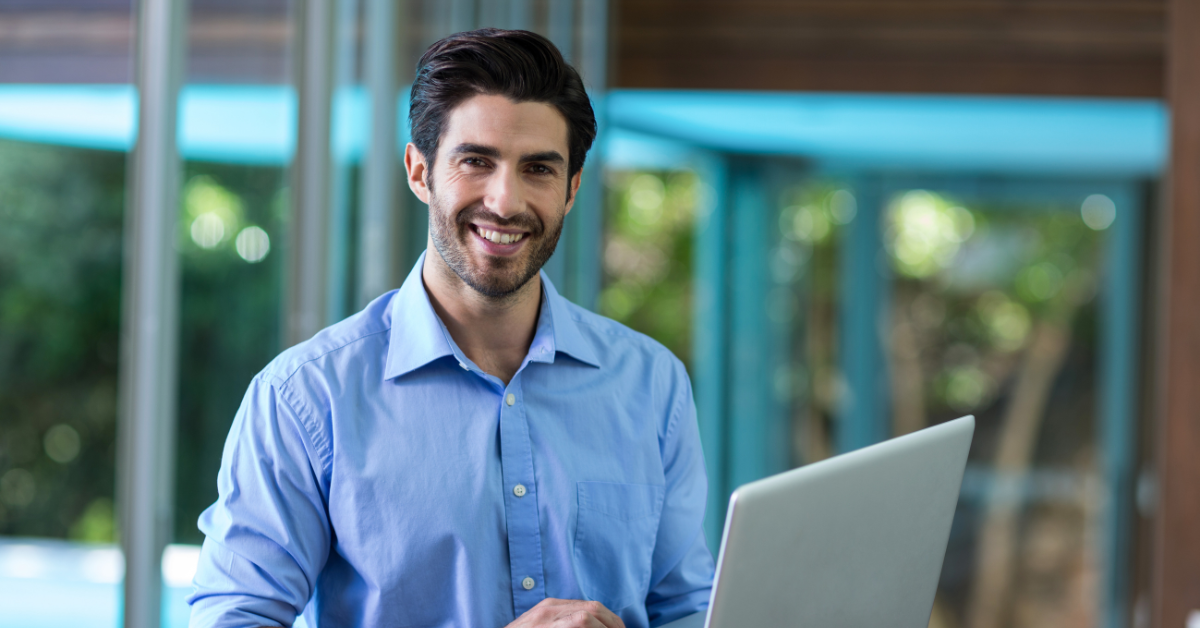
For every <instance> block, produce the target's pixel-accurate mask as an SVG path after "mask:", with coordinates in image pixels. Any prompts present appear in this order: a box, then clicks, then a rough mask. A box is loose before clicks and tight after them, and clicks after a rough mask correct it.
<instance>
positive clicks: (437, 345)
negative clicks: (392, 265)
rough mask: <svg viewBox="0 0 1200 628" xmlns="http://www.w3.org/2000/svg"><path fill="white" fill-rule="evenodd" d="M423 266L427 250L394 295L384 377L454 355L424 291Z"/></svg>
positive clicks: (387, 377) (395, 375) (391, 376)
mask: <svg viewBox="0 0 1200 628" xmlns="http://www.w3.org/2000/svg"><path fill="white" fill-rule="evenodd" d="M424 266H425V253H421V257H420V258H418V259H417V264H416V265H415V266H413V269H412V271H411V272H410V273H408V278H407V279H405V280H404V283H403V284H401V286H400V289H399V290H398V291H396V294H394V295H392V330H391V332H389V336H388V355H387V367H386V368H385V369H384V371H383V378H384V379H392V378H393V377H399V376H401V375H404V374H405V373H409V372H411V371H415V370H416V369H418V368H421V367H422V366H425V365H426V364H429V363H430V362H433V361H434V360H437V359H438V358H442V357H445V356H448V355H454V351H453V350H452V349H451V348H450V342H449V340H448V339H447V337H446V336H447V334H446V333H445V332H444V331H443V329H444V327H443V325H442V321H441V320H440V319H438V316H437V313H436V312H434V311H433V304H432V303H430V302H429V294H428V293H426V292H425V282H424V281H422V280H421V269H422V268H423V267H424Z"/></svg>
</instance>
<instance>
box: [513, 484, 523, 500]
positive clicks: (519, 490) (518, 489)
mask: <svg viewBox="0 0 1200 628" xmlns="http://www.w3.org/2000/svg"><path fill="white" fill-rule="evenodd" d="M513 495H516V496H517V497H524V496H525V485H524V484H518V485H516V486H514V487H513Z"/></svg>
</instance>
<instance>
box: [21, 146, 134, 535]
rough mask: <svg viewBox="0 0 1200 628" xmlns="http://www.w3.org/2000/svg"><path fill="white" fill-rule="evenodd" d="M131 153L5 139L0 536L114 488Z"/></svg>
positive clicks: (73, 509)
mask: <svg viewBox="0 0 1200 628" xmlns="http://www.w3.org/2000/svg"><path fill="white" fill-rule="evenodd" d="M124 183H125V155H124V154H118V153H108V152H102V151H89V150H79V149H65V148H58V147H46V146H38V145H32V144H24V143H19V142H10V141H0V534H4V535H32V536H50V537H62V536H66V535H67V532H68V529H69V528H70V527H71V526H72V525H74V524H75V523H76V522H77V521H78V520H79V519H80V517H82V516H83V514H84V512H85V511H86V510H87V509H88V508H89V505H90V504H92V503H94V502H95V501H96V500H97V499H100V498H107V499H111V498H112V495H113V484H114V461H115V455H114V454H115V452H114V450H115V447H114V445H115V436H116V431H115V430H116V399H117V354H118V347H119V340H118V336H119V331H120V318H119V316H120V314H119V313H120V285H121V236H122V227H123V206H124V195H123V191H124Z"/></svg>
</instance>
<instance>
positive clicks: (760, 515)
mask: <svg viewBox="0 0 1200 628" xmlns="http://www.w3.org/2000/svg"><path fill="white" fill-rule="evenodd" d="M974 431H975V417H972V416H967V417H963V418H961V419H955V420H953V421H949V422H947V423H942V424H941V425H936V426H934V427H930V428H927V429H924V430H921V431H919V432H914V433H912V434H908V435H906V436H901V437H899V438H893V439H892V440H889V441H885V442H882V443H879V444H878V445H873V446H871V447H867V448H864V449H859V450H857V451H853V452H850V453H847V454H843V455H841V456H837V457H834V458H830V459H829V460H825V461H822V462H818V463H815V464H810V465H808V466H805V467H801V468H799V469H794V470H792V471H788V472H786V473H781V474H779V475H775V476H771V477H769V478H766V479H764V480H759V481H757V482H751V483H750V484H746V485H745V486H742V487H741V488H739V489H737V490H736V491H734V492H733V496H732V497H731V498H730V500H729V512H728V515H727V516H726V518H725V534H724V536H723V537H722V538H721V553H720V555H719V556H718V558H717V573H716V580H715V581H714V582H713V590H712V597H711V598H710V600H709V606H708V612H707V613H696V614H695V615H691V616H689V617H685V618H683V619H680V620H678V621H675V622H672V623H670V624H667V626H669V627H670V628H785V627H788V626H804V627H810V626H822V627H833V626H837V627H846V628H858V627H862V628H878V627H880V626H887V627H888V628H926V627H927V626H928V625H929V615H930V612H931V611H932V608H933V595H934V592H935V590H936V589H937V582H938V576H939V575H940V574H941V570H942V559H943V557H944V556H945V553H946V542H947V540H948V538H949V536H950V524H951V522H952V521H953V519H954V509H955V506H956V504H957V503H958V491H959V486H960V484H961V483H962V475H963V469H964V467H965V466H966V462H967V452H968V450H969V449H970V447H971V436H972V434H973V433H974Z"/></svg>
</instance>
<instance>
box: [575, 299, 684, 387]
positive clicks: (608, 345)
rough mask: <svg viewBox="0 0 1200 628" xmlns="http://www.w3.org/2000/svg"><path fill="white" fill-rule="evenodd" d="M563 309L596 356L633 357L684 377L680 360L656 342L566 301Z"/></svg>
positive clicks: (626, 358) (603, 359) (619, 359)
mask: <svg viewBox="0 0 1200 628" xmlns="http://www.w3.org/2000/svg"><path fill="white" fill-rule="evenodd" d="M566 304H567V307H566V311H567V313H568V315H569V316H570V317H571V320H572V321H573V322H574V323H575V326H576V328H577V329H578V330H579V333H580V335H581V336H583V338H584V340H586V341H587V342H588V343H589V344H590V345H591V346H592V348H593V349H594V350H595V351H596V355H597V357H598V358H599V359H600V360H601V361H602V362H604V361H605V358H615V359H616V360H617V361H625V360H630V359H633V360H635V361H638V362H642V363H645V364H646V365H647V366H651V367H654V368H656V369H664V370H666V371H671V372H673V373H675V374H677V375H678V374H683V375H684V376H685V377H686V371H684V368H683V363H682V362H681V361H680V360H679V358H677V357H676V356H675V354H674V353H671V350H670V349H668V348H666V347H665V346H664V345H663V344H662V343H660V342H659V341H657V340H655V339H653V338H651V337H650V336H647V335H646V334H643V333H642V332H639V331H635V330H633V329H630V328H629V327H627V326H625V325H623V324H621V323H618V322H617V321H615V320H613V319H611V318H608V317H606V316H601V315H600V314H596V313H595V312H592V311H589V310H587V309H584V308H582V307H580V306H578V305H575V304H574V303H571V302H570V301H566Z"/></svg>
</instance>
